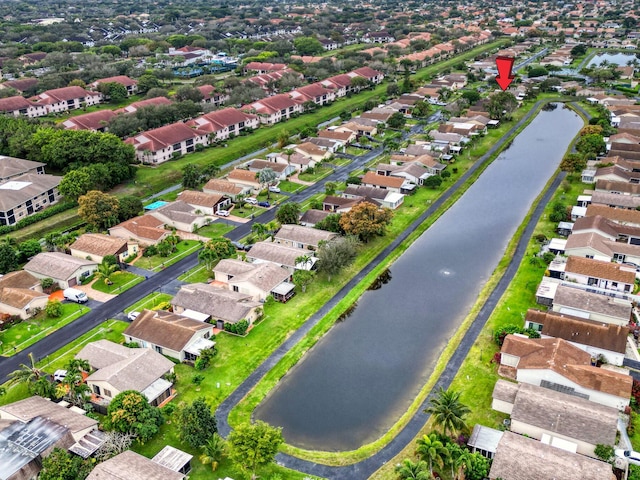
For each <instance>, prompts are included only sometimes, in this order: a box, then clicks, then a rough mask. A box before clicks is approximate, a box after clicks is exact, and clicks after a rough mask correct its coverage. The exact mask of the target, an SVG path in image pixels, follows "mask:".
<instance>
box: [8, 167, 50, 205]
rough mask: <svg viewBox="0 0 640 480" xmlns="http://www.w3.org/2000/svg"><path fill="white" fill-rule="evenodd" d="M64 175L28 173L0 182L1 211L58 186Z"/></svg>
mask: <svg viewBox="0 0 640 480" xmlns="http://www.w3.org/2000/svg"><path fill="white" fill-rule="evenodd" d="M61 179H62V177H56V176H54V175H45V174H42V175H38V174H37V173H26V174H24V175H19V176H17V177H13V178H11V179H9V180H7V181H5V182H2V183H0V211H3V212H6V211H9V210H11V209H12V208H15V207H17V206H18V205H22V204H23V203H25V202H26V201H27V200H32V199H34V198H36V197H38V196H40V195H42V194H43V193H46V192H48V191H49V190H51V189H53V188H56V187H57V186H58V184H59V183H60V180H61Z"/></svg>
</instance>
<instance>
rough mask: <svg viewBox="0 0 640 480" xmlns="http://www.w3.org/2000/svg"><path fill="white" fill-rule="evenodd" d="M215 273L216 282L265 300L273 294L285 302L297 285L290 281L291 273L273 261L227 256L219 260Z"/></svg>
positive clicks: (254, 298)
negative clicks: (256, 261) (257, 260)
mask: <svg viewBox="0 0 640 480" xmlns="http://www.w3.org/2000/svg"><path fill="white" fill-rule="evenodd" d="M213 273H214V274H215V277H216V282H221V283H223V284H224V285H225V288H228V289H229V290H233V291H234V292H239V293H246V294H249V295H251V298H252V299H253V300H259V301H264V300H266V298H267V297H268V296H269V295H271V296H273V297H274V298H275V299H276V300H278V301H283V302H284V301H287V300H288V299H289V298H291V297H292V296H293V295H294V293H295V291H294V288H295V286H294V285H293V284H292V283H290V281H291V273H290V272H289V271H288V270H286V269H284V268H281V267H279V266H277V265H274V264H273V263H247V262H243V261H240V260H233V259H230V258H227V259H223V260H220V261H219V262H218V264H217V265H216V266H215V267H214V269H213Z"/></svg>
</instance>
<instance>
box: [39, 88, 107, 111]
mask: <svg viewBox="0 0 640 480" xmlns="http://www.w3.org/2000/svg"><path fill="white" fill-rule="evenodd" d="M100 97H101V95H100V94H99V93H94V92H89V91H87V90H85V89H84V88H82V87H63V88H55V89H53V90H47V91H46V92H43V93H41V94H40V95H37V96H36V97H33V98H32V99H31V100H32V101H34V102H35V103H37V104H38V105H44V106H45V108H46V109H47V113H60V112H66V111H68V110H76V109H78V108H82V107H85V106H87V107H89V106H91V105H97V104H99V103H100Z"/></svg>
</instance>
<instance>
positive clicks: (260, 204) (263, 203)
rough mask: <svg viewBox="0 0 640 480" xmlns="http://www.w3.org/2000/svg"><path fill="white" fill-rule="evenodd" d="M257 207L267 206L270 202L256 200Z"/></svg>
mask: <svg viewBox="0 0 640 480" xmlns="http://www.w3.org/2000/svg"><path fill="white" fill-rule="evenodd" d="M258 206H259V207H264V208H269V207H270V206H271V204H270V203H269V202H258Z"/></svg>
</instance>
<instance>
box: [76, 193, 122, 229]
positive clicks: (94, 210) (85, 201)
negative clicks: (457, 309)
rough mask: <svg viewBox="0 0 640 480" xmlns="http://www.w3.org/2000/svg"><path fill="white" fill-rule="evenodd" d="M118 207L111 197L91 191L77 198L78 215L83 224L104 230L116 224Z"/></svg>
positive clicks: (115, 200)
mask: <svg viewBox="0 0 640 480" xmlns="http://www.w3.org/2000/svg"><path fill="white" fill-rule="evenodd" d="M119 206H120V205H119V202H118V199H117V198H116V197H114V196H113V195H109V194H108V193H102V192H100V191H98V190H91V191H90V192H87V193H86V194H84V195H82V196H81V197H80V198H78V215H79V216H80V218H82V219H83V220H84V221H85V222H87V223H89V224H91V225H93V226H95V227H97V228H99V229H106V228H109V227H113V226H114V225H115V224H117V223H118V214H119V210H118V209H119Z"/></svg>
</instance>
